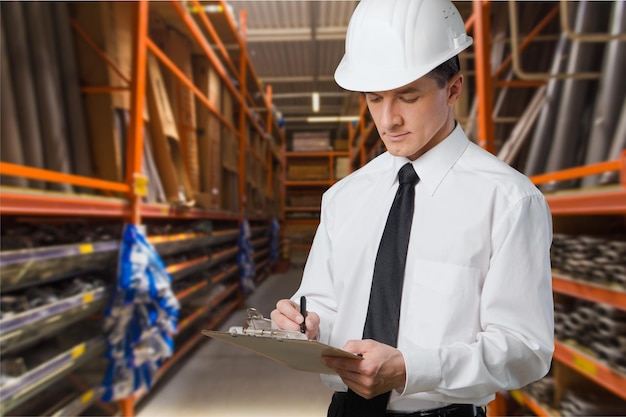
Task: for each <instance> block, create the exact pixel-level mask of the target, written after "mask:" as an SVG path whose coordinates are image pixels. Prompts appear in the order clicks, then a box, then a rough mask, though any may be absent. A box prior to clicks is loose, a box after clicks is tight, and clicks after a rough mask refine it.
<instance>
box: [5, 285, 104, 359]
mask: <svg viewBox="0 0 626 417" xmlns="http://www.w3.org/2000/svg"><path fill="white" fill-rule="evenodd" d="M105 295H106V288H105V287H101V288H97V289H95V290H92V291H89V292H86V293H83V294H77V295H75V296H72V297H68V298H66V299H63V300H59V301H57V302H56V303H51V304H47V305H43V306H41V307H38V308H34V309H32V310H28V311H24V312H22V313H20V314H16V315H15V316H13V317H8V318H5V319H3V320H1V321H0V346H1V347H2V353H3V354H4V353H7V352H8V351H10V350H13V349H16V348H19V347H21V346H23V345H24V344H26V343H29V342H32V341H34V340H38V339H41V338H43V337H45V336H47V335H50V334H53V333H55V332H57V331H58V330H59V329H62V328H64V327H67V326H69V325H70V324H72V323H74V322H75V321H77V320H79V319H80V318H83V317H86V316H88V315H89V314H93V313H95V312H97V311H99V310H100V309H101V308H102V307H103V306H104V302H105Z"/></svg>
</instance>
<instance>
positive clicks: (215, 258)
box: [207, 247, 239, 268]
mask: <svg viewBox="0 0 626 417" xmlns="http://www.w3.org/2000/svg"><path fill="white" fill-rule="evenodd" d="M237 252H239V247H234V248H231V249H225V250H223V251H221V252H217V253H214V254H213V255H212V256H211V261H210V262H209V265H208V266H207V268H211V267H213V266H215V265H217V264H219V263H221V262H222V261H224V260H226V259H228V258H231V257H233V256H234V255H236V254H237Z"/></svg>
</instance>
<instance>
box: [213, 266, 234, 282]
mask: <svg viewBox="0 0 626 417" xmlns="http://www.w3.org/2000/svg"><path fill="white" fill-rule="evenodd" d="M238 270H239V265H233V266H231V267H230V268H228V269H227V270H226V271H224V272H220V273H218V274H216V275H214V276H212V277H211V282H212V283H213V284H217V283H219V282H221V281H224V280H225V279H227V278H229V277H230V276H231V275H232V274H234V273H235V272H237V271H238Z"/></svg>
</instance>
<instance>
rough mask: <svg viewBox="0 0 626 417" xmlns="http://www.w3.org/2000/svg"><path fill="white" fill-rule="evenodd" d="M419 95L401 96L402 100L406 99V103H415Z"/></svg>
mask: <svg viewBox="0 0 626 417" xmlns="http://www.w3.org/2000/svg"><path fill="white" fill-rule="evenodd" d="M418 98H419V97H412V96H411V97H400V100H402V101H404V102H405V103H415V102H416V101H417V99H418Z"/></svg>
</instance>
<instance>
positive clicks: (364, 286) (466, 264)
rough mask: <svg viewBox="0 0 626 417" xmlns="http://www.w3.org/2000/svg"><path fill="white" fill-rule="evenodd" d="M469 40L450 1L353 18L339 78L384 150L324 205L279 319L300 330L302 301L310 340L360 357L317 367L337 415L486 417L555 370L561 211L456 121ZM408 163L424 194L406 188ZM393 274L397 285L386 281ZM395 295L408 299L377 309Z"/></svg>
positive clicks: (385, 4) (390, 4) (405, 2)
mask: <svg viewBox="0 0 626 417" xmlns="http://www.w3.org/2000/svg"><path fill="white" fill-rule="evenodd" d="M471 42H472V39H471V38H470V37H468V36H467V35H466V33H465V28H464V25H463V21H462V19H461V17H460V16H459V14H458V11H457V10H456V8H455V7H454V6H453V5H452V3H451V2H450V1H448V0H384V1H383V0H362V1H361V2H360V4H359V5H358V6H357V9H356V10H355V12H354V15H353V16H352V19H351V21H350V25H349V27H348V33H347V37H346V53H345V56H344V58H343V60H342V61H341V63H340V64H339V66H338V68H337V71H336V72H335V79H336V81H337V83H338V84H339V85H340V86H342V87H343V88H346V89H349V90H353V91H360V92H364V94H365V98H366V102H367V105H368V107H369V110H370V113H371V115H372V117H373V120H374V123H375V124H376V127H377V129H378V133H379V135H380V137H381V139H382V141H383V142H384V144H385V146H386V148H387V152H386V153H384V154H382V155H380V156H378V157H377V158H375V159H374V160H372V161H371V162H369V163H368V164H367V165H365V166H364V167H362V168H361V169H359V170H357V171H356V172H354V173H352V174H351V175H349V176H348V177H346V178H345V179H343V180H342V181H340V182H338V183H337V184H335V185H334V186H333V187H331V188H330V189H329V190H328V191H327V192H326V193H325V194H324V196H323V198H322V213H321V219H320V224H319V227H318V230H317V232H316V235H315V239H314V241H313V245H312V247H311V251H310V254H309V257H308V259H307V263H306V266H305V269H304V275H303V278H302V283H301V286H300V288H299V290H298V291H297V293H296V294H295V295H294V296H293V298H292V299H291V300H281V301H279V302H278V303H277V308H276V309H275V310H274V311H273V312H272V320H273V321H274V323H275V325H276V326H277V327H279V328H283V329H290V330H298V329H299V328H300V324H301V323H302V322H303V321H304V320H305V318H304V317H303V316H302V315H301V314H300V312H299V309H298V304H297V302H298V300H299V298H300V296H306V297H307V306H308V310H309V311H308V314H307V317H306V323H305V324H306V333H307V335H308V337H309V338H318V339H319V340H320V341H323V342H325V343H328V344H330V345H333V346H337V347H341V348H343V349H344V350H347V351H350V352H354V353H357V354H359V355H361V356H362V360H353V359H338V358H330V357H325V358H324V359H323V360H324V362H325V364H326V365H327V366H328V367H330V368H332V369H333V370H335V371H336V372H337V375H332V376H327V375H324V376H323V380H324V381H325V383H326V384H327V385H328V386H329V387H331V388H332V389H333V390H334V391H335V392H336V393H335V395H334V396H333V401H332V404H331V406H330V409H329V416H364V415H415V416H418V415H419V416H443V415H446V416H454V417H457V416H458V417H461V416H474V415H481V414H484V411H483V410H482V409H480V408H479V407H481V406H484V405H486V404H487V403H488V402H489V401H491V400H492V399H493V398H494V393H495V392H497V391H499V390H510V389H516V388H519V387H521V386H524V385H526V384H528V383H531V382H533V381H535V380H537V379H539V378H541V377H543V376H544V375H545V374H546V373H547V371H548V369H549V366H550V361H551V357H552V352H553V306H552V289H551V272H550V260H549V248H550V243H551V237H552V236H551V216H550V212H549V209H548V207H547V204H546V202H545V199H544V197H543V195H542V194H541V193H540V192H539V191H538V190H537V189H536V188H535V187H534V186H533V185H532V183H531V182H530V181H529V180H528V179H527V178H526V177H524V176H523V175H522V174H520V173H518V172H517V171H515V170H514V169H512V168H511V167H509V166H508V165H506V164H505V163H503V162H502V161H500V160H498V159H497V158H496V157H494V156H492V155H491V154H489V153H488V152H486V151H484V150H482V149H481V148H479V147H478V146H476V145H475V144H473V143H471V142H470V141H469V140H468V139H467V137H466V136H465V134H464V133H463V131H462V129H461V127H460V126H459V124H458V123H457V122H456V121H455V120H454V115H453V106H454V104H455V103H456V102H457V100H458V98H459V96H460V94H461V90H462V87H463V75H462V74H460V72H459V68H458V57H457V55H458V54H459V53H460V52H461V51H462V50H464V49H466V48H467V47H468V46H469V45H471ZM405 165H408V167H407V168H411V167H412V168H413V169H414V171H415V173H416V174H417V177H419V179H418V181H419V182H418V183H417V185H415V186H413V183H411V184H409V185H405V182H406V181H405V180H401V179H399V176H398V175H403V174H402V170H404V168H402V170H400V168H401V167H404V166H405ZM399 171H401V172H400V174H398V172H399ZM410 171H412V170H410ZM411 175H415V174H411ZM399 182H402V184H399ZM400 188H402V189H403V190H410V192H411V193H414V195H413V194H410V197H409V198H408V200H411V201H410V203H411V207H410V208H409V209H408V210H410V211H412V212H413V215H406V214H405V215H400V216H395V215H394V216H392V214H391V212H393V211H394V210H395V209H394V207H395V204H396V203H393V202H394V198H395V199H404V197H398V195H400V194H401V193H400V192H399V191H397V190H399V189H400ZM396 192H398V194H397V195H396ZM402 192H403V193H404V192H406V191H402ZM394 195H396V197H394ZM392 203H393V204H392ZM403 204H404V203H403ZM390 207H391V208H390ZM410 211H409V213H410ZM388 213H389V220H387V215H388ZM392 217H394V218H396V217H399V218H400V220H393V221H392V220H391V218H392ZM407 217H409V219H408V220H409V223H408V224H407V223H404V224H406V226H400V227H398V228H396V229H395V231H391V232H387V226H386V224H387V223H394V222H395V223H397V222H405V221H406V220H407V219H406V218H407ZM401 224H402V223H401ZM403 229H409V231H410V237H407V240H408V247H407V248H404V249H397V247H399V246H393V247H394V249H392V250H391V252H394V251H395V252H396V253H395V254H392V255H401V256H397V257H396V258H391V260H387V261H386V263H385V264H384V265H383V266H379V265H378V258H382V257H385V256H387V255H381V253H386V252H389V249H387V247H388V245H389V243H387V242H388V241H387V240H386V239H387V238H386V237H385V236H386V235H390V234H391V235H402V234H403V233H404V231H403ZM383 230H385V233H383ZM381 236H382V237H383V240H385V242H386V243H384V244H383V243H382V241H381ZM379 245H380V247H379ZM383 246H384V248H383ZM404 253H406V257H405V258H404V256H403V254H404ZM395 259H397V261H396V260H395ZM383 263H384V262H381V264H383ZM402 264H404V265H402ZM398 265H400V267H399V268H400V269H401V273H400V275H401V280H400V284H392V283H389V282H384V279H386V278H385V275H388V276H391V275H394V274H395V273H392V272H389V273H386V272H384V271H387V270H390V269H391V270H393V268H396V269H398ZM377 271H383V272H382V273H379V272H377ZM374 275H377V276H378V275H382V276H383V278H374ZM402 275H403V279H402ZM381 280H383V281H381ZM380 282H382V284H380ZM394 282H395V281H394ZM393 285H399V286H400V288H399V290H398V291H399V294H400V295H399V296H398V297H397V298H396V299H389V298H387V299H384V300H383V301H381V299H380V297H381V296H380V294H382V293H384V292H387V290H388V289H389V288H390V287H391V286H393ZM381 304H382V307H381ZM388 311H391V312H393V311H397V312H398V314H399V324H398V323H397V322H398V320H397V319H393V318H392V317H391V316H392V315H393V314H392V313H387V312H388ZM394 314H395V313H394ZM385 320H386V321H385ZM375 321H379V322H380V321H382V323H383V324H378V329H379V330H375V331H372V330H370V323H371V322H375ZM394 322H395V324H394ZM385 323H388V324H389V327H394V326H395V327H398V326H399V328H398V329H397V330H393V331H392V332H391V333H392V336H391V339H385V338H384V337H387V336H384V337H380V336H379V335H380V332H381V331H382V332H383V333H384V332H385V327H386V326H387V324H385ZM373 326H374V327H376V325H373ZM381 327H382V330H381ZM381 340H388V342H381ZM379 400H381V401H382V403H383V406H382V411H381V410H378V411H374V410H375V409H376V407H375V406H374V405H373V404H374V403H375V402H376V401H379Z"/></svg>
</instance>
